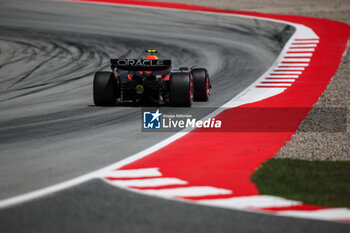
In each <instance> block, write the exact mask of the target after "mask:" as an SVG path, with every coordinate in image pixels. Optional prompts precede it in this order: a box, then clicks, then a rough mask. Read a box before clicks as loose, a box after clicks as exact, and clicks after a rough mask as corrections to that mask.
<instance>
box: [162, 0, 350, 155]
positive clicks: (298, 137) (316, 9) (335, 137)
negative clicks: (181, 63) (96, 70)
mask: <svg viewBox="0 0 350 233" xmlns="http://www.w3.org/2000/svg"><path fill="white" fill-rule="evenodd" d="M159 2H166V1H159ZM171 2H176V3H187V4H194V5H203V6H210V7H217V8H226V9H232V10H242V11H254V12H263V13H273V14H287V15H302V16H310V17H317V18H325V19H331V20H336V21H341V22H344V23H347V24H350V1H349V0H294V1H289V0H216V1H210V0H187V1H184V0H171ZM326 107H327V108H328V107H330V108H342V109H346V110H347V111H340V113H339V114H344V115H345V116H343V117H345V118H346V119H347V121H346V129H345V130H343V131H341V132H327V131H324V132H315V131H314V130H305V128H308V124H309V122H310V119H312V121H317V119H322V117H321V116H318V115H317V114H319V113H320V111H310V113H309V115H308V116H307V118H306V119H305V121H304V122H302V124H301V125H300V127H299V129H298V131H297V133H296V134H295V135H294V136H293V137H292V140H291V141H288V142H287V143H286V145H285V146H284V147H283V148H282V149H281V150H280V151H279V152H278V153H277V157H279V158H297V159H305V160H331V161H335V160H350V127H349V126H350V121H349V119H350V111H349V107H350V52H349V48H348V49H347V52H346V53H345V54H344V56H343V60H342V63H341V65H340V67H339V68H338V70H337V73H336V74H335V76H334V77H333V79H332V81H331V82H330V83H329V85H328V87H327V89H326V91H325V92H324V93H323V94H322V96H321V97H320V98H319V100H318V102H317V103H316V104H315V105H314V108H317V109H320V108H326ZM313 123H315V122H313ZM313 125H314V124H313Z"/></svg>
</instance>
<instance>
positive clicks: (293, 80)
mask: <svg viewBox="0 0 350 233" xmlns="http://www.w3.org/2000/svg"><path fill="white" fill-rule="evenodd" d="M265 80H266V81H269V82H270V81H275V82H295V80H296V79H278V78H274V79H271V78H266V79H265ZM264 82H265V81H264Z"/></svg>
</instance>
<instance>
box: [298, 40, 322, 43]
mask: <svg viewBox="0 0 350 233" xmlns="http://www.w3.org/2000/svg"><path fill="white" fill-rule="evenodd" d="M319 42H320V40H318V39H315V40H300V39H295V40H294V43H319Z"/></svg>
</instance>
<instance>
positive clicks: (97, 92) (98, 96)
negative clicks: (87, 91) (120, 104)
mask: <svg viewBox="0 0 350 233" xmlns="http://www.w3.org/2000/svg"><path fill="white" fill-rule="evenodd" d="M93 95H94V103H95V105H96V106H114V105H116V103H117V81H116V79H115V77H114V75H113V73H112V72H103V71H100V72H96V73H95V77H94V85H93Z"/></svg>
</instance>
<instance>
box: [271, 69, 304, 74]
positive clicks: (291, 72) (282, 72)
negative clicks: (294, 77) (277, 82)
mask: <svg viewBox="0 0 350 233" xmlns="http://www.w3.org/2000/svg"><path fill="white" fill-rule="evenodd" d="M301 73H302V72H301V71H288V70H287V71H285V70H274V71H273V72H272V73H271V74H272V75H274V74H301Z"/></svg>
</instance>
